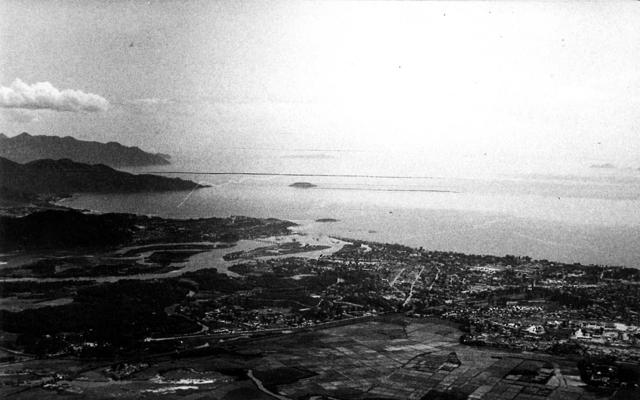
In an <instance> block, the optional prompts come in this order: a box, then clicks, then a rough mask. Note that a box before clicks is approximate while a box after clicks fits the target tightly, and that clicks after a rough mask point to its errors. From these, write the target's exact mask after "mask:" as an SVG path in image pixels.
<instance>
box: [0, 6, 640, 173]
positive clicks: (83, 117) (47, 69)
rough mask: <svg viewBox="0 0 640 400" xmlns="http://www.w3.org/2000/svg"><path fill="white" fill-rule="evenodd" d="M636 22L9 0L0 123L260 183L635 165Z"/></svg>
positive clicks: (557, 15) (549, 9) (541, 13)
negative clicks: (245, 174)
mask: <svg viewBox="0 0 640 400" xmlns="http://www.w3.org/2000/svg"><path fill="white" fill-rule="evenodd" d="M34 3H37V7H34V6H33V5H34ZM638 16H640V7H639V6H638V4H637V2H621V3H608V2H606V3H605V2H594V3H579V4H578V3H566V2H542V3H510V2H481V3H469V2H464V3H459V2H451V3H449V2H300V3H298V2H296V3H293V2H284V1H274V2H204V1H194V2H188V3H183V2H172V1H166V2H148V3H146V2H144V3H143V2H130V1H116V2H108V3H105V2H98V1H87V2H73V1H35V2H33V1H6V2H3V3H2V5H0V86H1V87H0V132H4V133H5V134H7V135H8V136H15V135H17V134H19V133H20V132H23V131H26V132H29V133H31V134H45V135H58V136H66V135H70V136H73V137H76V138H78V139H84V140H97V141H104V142H106V141H118V142H120V143H123V144H125V145H130V146H139V147H141V148H143V149H145V150H148V151H157V152H163V153H169V154H172V155H174V156H175V159H176V160H177V162H178V163H188V162H194V163H196V164H198V163H199V164H202V165H205V164H208V165H220V164H222V165H232V166H235V165H238V166H245V167H247V168H248V167H254V166H255V165H254V163H255V160H259V162H260V163H261V164H260V165H259V166H260V167H261V168H266V169H268V170H271V171H274V172H278V171H281V170H289V169H290V168H291V167H292V166H297V165H298V164H299V165H301V166H303V167H305V168H307V169H308V170H307V171H302V172H317V173H323V172H332V171H343V172H348V173H379V171H385V172H387V173H388V174H397V173H401V174H413V175H454V176H466V175H468V174H479V175H482V174H485V173H486V174H493V173H500V174H513V173H554V174H571V173H587V174H591V173H593V174H597V175H602V174H603V173H604V174H605V175H606V174H608V173H611V171H608V172H606V171H605V172H603V171H600V170H599V169H598V168H593V169H589V166H591V165H602V164H612V165H614V166H615V167H617V169H615V170H616V171H621V172H624V171H626V172H630V171H636V170H637V168H638V167H640V160H638V158H637V154H640V135H638V134H637V132H638V128H639V127H640V113H637V112H636V110H637V109H638V106H639V105H640V76H639V75H638V74H637V65H638V61H640V24H634V23H633V22H634V21H636V20H637V17H638ZM274 154H275V156H274ZM337 154H338V155H340V156H339V157H337V156H336V155H337ZM345 154H346V155H348V156H347V157H345ZM603 169H604V168H603ZM596 170H598V171H596Z"/></svg>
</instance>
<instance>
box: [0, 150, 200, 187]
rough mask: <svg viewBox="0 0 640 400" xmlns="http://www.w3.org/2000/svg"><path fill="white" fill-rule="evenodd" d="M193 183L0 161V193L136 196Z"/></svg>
mask: <svg viewBox="0 0 640 400" xmlns="http://www.w3.org/2000/svg"><path fill="white" fill-rule="evenodd" d="M201 187H205V186H204V185H200V184H198V183H196V182H193V181H188V180H184V179H180V178H167V177H164V176H158V175H148V174H142V175H135V174H130V173H127V172H122V171H116V170H115V169H113V168H111V167H108V166H106V165H102V164H97V165H89V164H82V163H78V162H74V161H71V160H67V159H63V160H37V161H32V162H29V163H26V164H18V163H16V162H13V161H11V160H7V159H6V158H2V157H0V189H1V190H2V191H3V192H4V191H6V192H13V193H38V194H69V193H82V192H84V193H138V192H160V191H175V190H193V189H196V188H201Z"/></svg>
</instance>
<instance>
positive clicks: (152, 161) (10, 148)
mask: <svg viewBox="0 0 640 400" xmlns="http://www.w3.org/2000/svg"><path fill="white" fill-rule="evenodd" d="M0 157H5V158H7V159H9V160H11V161H15V162H19V163H25V162H30V161H34V160H39V159H53V160H60V159H65V158H67V159H70V160H73V161H77V162H82V163H88V164H105V165H109V166H112V167H127V166H128V167H140V166H146V165H166V164H170V162H169V160H168V159H169V156H168V155H166V154H152V153H147V152H145V151H143V150H141V149H139V148H138V147H127V146H123V145H121V144H120V143H116V142H108V143H100V142H92V141H85V140H78V139H75V138H73V137H71V136H65V137H59V136H45V135H30V134H28V133H26V132H23V133H21V134H20V135H18V136H14V137H8V136H6V135H4V134H2V133H0Z"/></svg>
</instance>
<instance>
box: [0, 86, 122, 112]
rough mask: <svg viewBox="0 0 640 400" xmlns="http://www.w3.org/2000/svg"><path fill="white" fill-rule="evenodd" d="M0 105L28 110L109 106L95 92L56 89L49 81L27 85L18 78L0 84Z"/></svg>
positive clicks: (91, 109) (89, 109) (105, 108)
mask: <svg viewBox="0 0 640 400" xmlns="http://www.w3.org/2000/svg"><path fill="white" fill-rule="evenodd" d="M0 107H2V108H21V109H28V110H54V111H70V112H79V111H85V112H98V111H105V110H107V109H108V108H109V102H108V101H107V100H106V99H105V98H103V97H101V96H98V95H97V94H93V93H85V92H82V91H80V90H72V89H65V90H58V89H56V88H55V87H54V86H53V85H52V84H51V83H49V82H36V83H34V84H32V85H29V84H27V83H25V82H23V81H22V80H20V79H16V80H14V81H13V83H12V84H11V86H9V87H6V86H0Z"/></svg>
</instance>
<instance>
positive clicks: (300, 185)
mask: <svg viewBox="0 0 640 400" xmlns="http://www.w3.org/2000/svg"><path fill="white" fill-rule="evenodd" d="M289 186H290V187H294V188H300V189H309V188H313V187H316V186H317V185H314V184H313V183H309V182H294V183H292V184H291V185H289Z"/></svg>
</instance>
